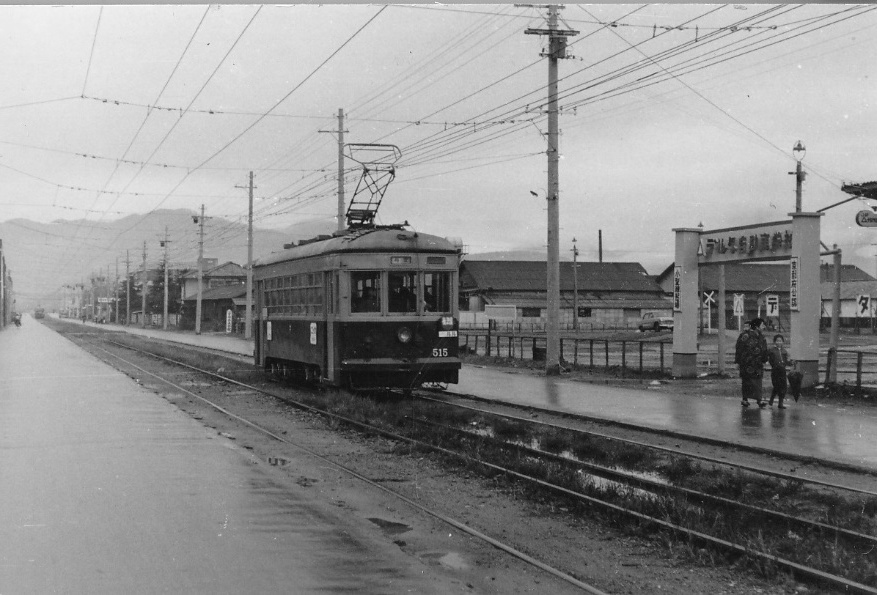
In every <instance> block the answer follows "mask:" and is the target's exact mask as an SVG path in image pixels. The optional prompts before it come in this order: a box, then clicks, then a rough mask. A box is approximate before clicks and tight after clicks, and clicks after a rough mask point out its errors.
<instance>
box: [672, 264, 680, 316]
mask: <svg viewBox="0 0 877 595" xmlns="http://www.w3.org/2000/svg"><path fill="white" fill-rule="evenodd" d="M673 311H674V312H682V267H681V266H676V267H674V268H673Z"/></svg>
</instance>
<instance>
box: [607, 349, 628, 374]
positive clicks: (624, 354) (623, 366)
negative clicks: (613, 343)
mask: <svg viewBox="0 0 877 595" xmlns="http://www.w3.org/2000/svg"><path fill="white" fill-rule="evenodd" d="M606 349H607V352H608V349H609V343H608V342H607V343H606ZM626 369H627V341H622V342H621V375H622V376H624V371H625V370H626Z"/></svg>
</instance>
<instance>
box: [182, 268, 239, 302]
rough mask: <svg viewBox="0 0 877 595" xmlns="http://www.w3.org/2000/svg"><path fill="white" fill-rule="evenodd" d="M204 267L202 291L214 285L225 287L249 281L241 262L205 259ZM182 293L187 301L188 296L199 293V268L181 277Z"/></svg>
mask: <svg viewBox="0 0 877 595" xmlns="http://www.w3.org/2000/svg"><path fill="white" fill-rule="evenodd" d="M203 262H204V268H203V270H202V272H201V291H202V292H204V291H207V290H208V289H213V288H214V287H224V286H226V285H240V284H243V283H246V282H247V272H246V271H245V270H244V267H242V266H241V265H239V264H236V263H233V262H226V263H223V264H220V265H217V262H218V261H217V259H215V258H205V259H203ZM180 285H181V286H182V288H181V295H180V299H181V300H183V301H185V300H186V298H189V297H194V296H197V295H198V270H197V269H195V270H192V269H189V270H188V271H187V272H186V273H185V274H184V275H182V276H181V277H180Z"/></svg>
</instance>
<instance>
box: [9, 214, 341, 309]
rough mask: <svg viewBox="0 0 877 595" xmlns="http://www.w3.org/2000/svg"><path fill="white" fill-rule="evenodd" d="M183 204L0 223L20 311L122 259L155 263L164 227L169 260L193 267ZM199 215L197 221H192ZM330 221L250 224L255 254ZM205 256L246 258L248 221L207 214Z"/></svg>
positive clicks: (121, 265) (194, 244)
mask: <svg viewBox="0 0 877 595" xmlns="http://www.w3.org/2000/svg"><path fill="white" fill-rule="evenodd" d="M196 218H197V213H194V212H192V211H189V210H185V209H177V210H159V211H154V212H152V213H150V214H148V215H129V216H127V217H124V218H121V219H116V220H113V221H97V222H96V221H92V220H57V221H53V222H51V223H40V222H36V221H31V220H28V219H11V220H8V221H3V222H0V240H2V242H3V243H2V247H3V254H4V256H5V258H6V265H7V267H8V269H9V270H10V274H11V276H12V282H13V288H14V291H15V295H16V299H17V303H16V306H17V308H18V309H19V310H26V309H29V308H33V307H35V306H36V305H40V304H41V305H43V306H45V307H47V308H50V309H51V308H52V307H53V306H54V303H55V302H56V301H57V299H58V298H59V296H60V295H61V292H60V290H61V287H62V286H64V285H68V284H74V283H83V282H87V281H88V279H89V278H90V277H91V276H92V275H98V274H101V272H103V273H104V274H109V276H110V277H112V276H114V275H115V274H116V266H118V271H119V275H120V277H123V276H124V274H125V268H126V263H125V261H126V258H127V259H129V263H130V267H131V270H135V269H137V268H140V267H141V266H142V264H143V254H144V247H145V252H146V265H147V267H148V268H152V267H155V266H156V265H157V264H158V263H159V262H161V261H162V260H163V259H164V252H165V248H164V247H163V246H162V243H163V241H164V239H165V233H166V232H167V239H168V241H167V243H166V246H167V258H168V262H169V263H170V266H172V267H179V268H194V267H196V266H197V262H198V261H197V258H198V244H199V235H200V221H197V219H196ZM196 221H197V222H196ZM334 229H335V223H334V221H332V220H325V219H322V220H318V221H303V222H301V223H297V224H295V225H291V226H288V227H285V228H282V229H266V228H258V227H254V229H253V258H254V259H257V258H259V257H261V256H266V255H268V254H270V253H271V252H275V251H277V250H281V249H282V248H283V244H285V243H289V242H292V241H298V240H301V239H306V238H311V237H314V236H316V235H319V234H325V233H332V231H333V230H334ZM204 257H205V258H216V259H217V260H218V261H219V263H224V262H227V261H232V262H236V263H238V264H246V262H247V223H246V220H243V221H241V220H235V221H231V220H228V219H224V218H221V217H205V220H204Z"/></svg>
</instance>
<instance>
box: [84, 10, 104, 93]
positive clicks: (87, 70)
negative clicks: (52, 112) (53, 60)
mask: <svg viewBox="0 0 877 595" xmlns="http://www.w3.org/2000/svg"><path fill="white" fill-rule="evenodd" d="M103 14H104V7H103V6H101V7H100V10H99V11H98V13H97V23H96V24H95V26H94V37H93V38H92V40H91V52H89V54H88V65H87V66H86V68H85V79H84V80H83V81H82V93H81V95H83V96H84V95H85V88H86V86H87V85H88V75H89V73H91V61H92V60H93V59H94V48H95V46H96V45H97V34H98V32H99V31H100V20H101V17H102V16H103Z"/></svg>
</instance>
